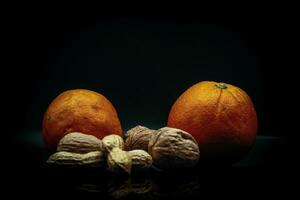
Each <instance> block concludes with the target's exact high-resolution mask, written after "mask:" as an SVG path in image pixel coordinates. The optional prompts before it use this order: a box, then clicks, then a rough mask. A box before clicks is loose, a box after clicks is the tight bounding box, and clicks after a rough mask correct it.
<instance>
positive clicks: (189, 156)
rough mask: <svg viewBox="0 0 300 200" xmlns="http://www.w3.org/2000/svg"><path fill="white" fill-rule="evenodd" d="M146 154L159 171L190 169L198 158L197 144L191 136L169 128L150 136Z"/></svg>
mask: <svg viewBox="0 0 300 200" xmlns="http://www.w3.org/2000/svg"><path fill="white" fill-rule="evenodd" d="M148 152H149V153H150V155H151V156H152V159H153V164H154V165H155V166H156V167H158V168H160V169H169V168H183V167H191V166H194V165H196V164H197V162H198V160H199V157H200V151H199V147H198V144H197V142H196V140H195V139H194V138H193V136H192V135H191V134H189V133H187V132H185V131H183V130H180V129H175V128H169V127H164V128H161V129H159V130H158V132H157V134H153V135H152V137H151V139H150V142H149V146H148Z"/></svg>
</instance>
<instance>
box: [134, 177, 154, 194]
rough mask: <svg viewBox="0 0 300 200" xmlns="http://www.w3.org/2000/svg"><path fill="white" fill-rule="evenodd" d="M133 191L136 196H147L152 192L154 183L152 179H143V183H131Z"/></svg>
mask: <svg viewBox="0 0 300 200" xmlns="http://www.w3.org/2000/svg"><path fill="white" fill-rule="evenodd" d="M131 190H132V192H133V193H136V194H145V193H148V192H150V191H151V190H152V181H151V180H150V179H143V180H142V181H139V182H136V181H132V182H131Z"/></svg>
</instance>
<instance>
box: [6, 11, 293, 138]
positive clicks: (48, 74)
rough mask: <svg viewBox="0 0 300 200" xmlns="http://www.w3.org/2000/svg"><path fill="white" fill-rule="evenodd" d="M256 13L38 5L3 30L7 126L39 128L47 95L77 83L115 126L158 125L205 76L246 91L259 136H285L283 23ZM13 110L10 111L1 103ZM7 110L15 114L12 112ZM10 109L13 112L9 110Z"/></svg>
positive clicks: (287, 127)
mask: <svg viewBox="0 0 300 200" xmlns="http://www.w3.org/2000/svg"><path fill="white" fill-rule="evenodd" d="M276 20H277V18H275V17H274V18H273V20H270V19H269V17H268V16H264V15H258V14H256V15H249V13H247V14H242V13H240V14H239V15H237V16H235V17H228V16H222V17H205V18H204V17H202V16H199V15H192V16H187V15H185V16H178V15H177V16H176V15H174V16H172V15H171V16H159V17H158V16H143V17H142V16H139V17H136V16H135V17H133V16H109V15H102V16H99V15H94V14H80V13H79V14H78V13H76V14H75V13H73V14H72V13H70V14H66V13H64V14H62V13H48V12H47V13H39V15H38V16H37V15H33V16H31V15H29V14H28V15H25V16H24V18H20V19H19V20H18V21H17V22H16V24H15V26H14V29H13V30H14V31H13V33H12V35H13V37H14V38H15V39H16V40H15V41H16V42H14V48H15V50H17V53H16V54H15V58H14V59H15V60H16V61H17V62H18V63H17V64H16V65H15V66H14V68H12V69H10V70H11V71H10V73H11V74H12V77H13V80H16V82H15V84H14V85H13V86H11V87H9V92H10V96H11V98H10V99H9V102H10V103H12V104H11V105H13V106H12V107H10V108H9V110H10V112H9V114H8V115H9V116H10V119H16V118H17V119H16V120H17V126H16V125H15V124H16V120H10V121H13V122H11V123H12V126H14V130H15V132H16V133H20V134H21V132H22V130H33V129H35V130H41V121H42V116H43V113H44V111H45V110H46V108H47V106H48V105H49V103H50V102H51V101H52V100H53V99H54V98H55V97H56V96H57V95H58V94H60V93H61V92H63V91H65V90H68V89H74V88H86V89H90V90H94V91H97V92H100V93H102V94H103V95H105V96H106V97H107V98H108V99H110V101H111V102H112V103H113V104H114V106H115V107H116V109H117V111H118V114H119V117H120V119H121V122H122V125H123V128H124V129H125V130H126V129H128V128H130V127H132V126H134V125H136V124H144V125H146V126H150V127H153V128H158V127H161V126H164V125H165V124H166V120H167V116H168V112H169V110H170V108H171V105H172V103H173V102H174V101H175V100H176V98H177V97H178V96H179V95H180V94H181V93H182V92H183V91H184V90H186V89H187V88H188V87H190V86H191V85H193V84H195V83H197V82H199V81H203V80H213V81H222V82H227V83H231V84H233V85H236V86H239V87H240V88H242V89H244V90H245V91H246V92H247V93H248V94H249V95H250V96H251V98H252V100H253V102H254V104H255V107H256V110H257V114H258V118H259V132H258V134H259V135H282V136H285V135H289V134H290V131H289V126H286V125H285V124H286V122H288V121H289V120H288V119H287V118H286V116H287V110H289V109H287V106H288V104H289V101H288V100H286V98H284V96H283V93H285V92H287V91H289V90H291V89H289V88H284V85H283V82H284V81H283V80H285V79H284V78H286V75H288V74H289V73H290V72H289V69H290V68H289V66H288V65H287V64H286V63H285V66H282V64H283V63H282V61H283V60H284V59H283V54H284V52H285V51H286V49H285V48H283V44H284V42H285V40H286V39H287V37H286V34H285V35H283V34H282V33H286V32H287V31H288V29H286V27H285V24H284V23H280V22H278V21H276ZM11 110H13V112H11ZM16 113H18V114H17V115H16ZM16 116H17V117H16Z"/></svg>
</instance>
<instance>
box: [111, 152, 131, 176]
mask: <svg viewBox="0 0 300 200" xmlns="http://www.w3.org/2000/svg"><path fill="white" fill-rule="evenodd" d="M107 165H108V170H109V171H111V172H116V173H124V172H125V173H127V174H131V166H132V161H131V157H130V156H129V155H128V153H127V152H126V151H123V150H122V149H119V148H113V149H112V150H111V151H110V152H109V154H108V156H107Z"/></svg>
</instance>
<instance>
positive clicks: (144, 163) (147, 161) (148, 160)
mask: <svg viewBox="0 0 300 200" xmlns="http://www.w3.org/2000/svg"><path fill="white" fill-rule="evenodd" d="M128 154H129V156H130V157H131V160H132V170H147V169H149V168H150V167H151V165H152V157H151V156H150V155H149V154H148V153H147V152H146V151H144V150H132V151H128Z"/></svg>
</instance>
